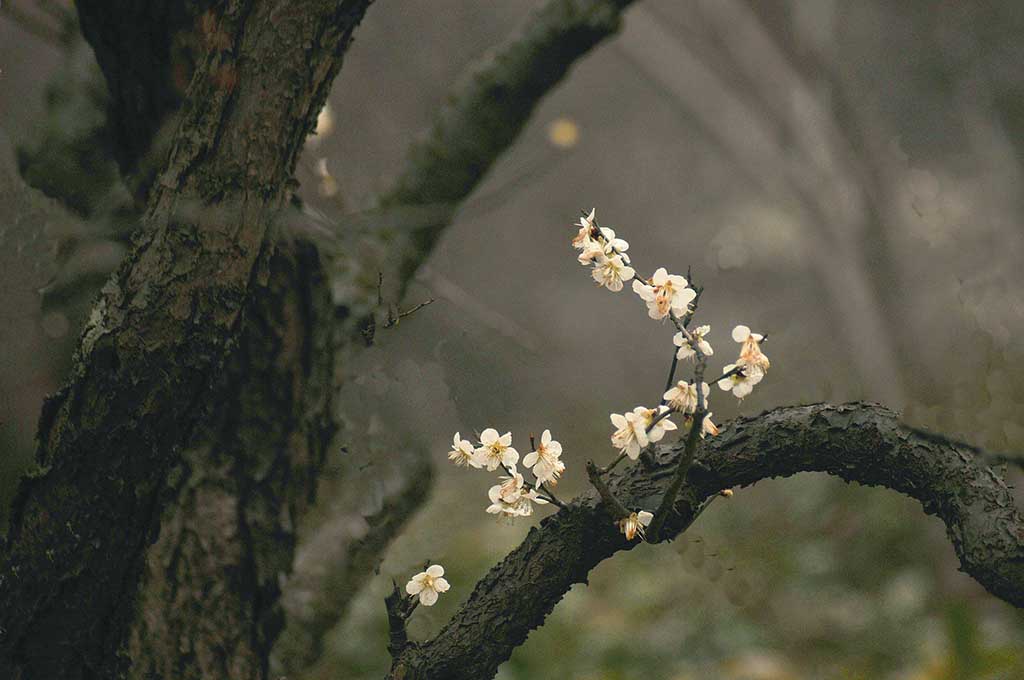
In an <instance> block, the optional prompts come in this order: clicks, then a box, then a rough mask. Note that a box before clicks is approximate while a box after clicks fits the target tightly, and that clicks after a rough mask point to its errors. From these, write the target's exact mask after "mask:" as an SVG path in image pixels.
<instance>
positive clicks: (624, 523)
mask: <svg viewBox="0 0 1024 680" xmlns="http://www.w3.org/2000/svg"><path fill="white" fill-rule="evenodd" d="M653 519H654V515H653V514H651V513H649V512H647V511H646V510H641V511H640V512H634V513H632V514H630V516H629V517H626V518H623V519H620V520H619V531H621V532H622V533H624V534H625V535H626V540H627V541H632V540H633V537H634V536H636V535H637V534H639V535H640V540H643V539H644V538H646V537H645V536H644V527H646V526H650V524H651V520H653Z"/></svg>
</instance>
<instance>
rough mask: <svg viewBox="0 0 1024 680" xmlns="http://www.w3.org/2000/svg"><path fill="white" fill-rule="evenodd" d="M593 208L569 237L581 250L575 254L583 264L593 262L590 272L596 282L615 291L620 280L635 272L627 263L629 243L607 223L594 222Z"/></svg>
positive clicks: (621, 284) (625, 279) (623, 280)
mask: <svg viewBox="0 0 1024 680" xmlns="http://www.w3.org/2000/svg"><path fill="white" fill-rule="evenodd" d="M594 216H595V211H594V210H591V211H590V213H589V214H588V215H586V216H584V217H581V218H580V221H579V222H578V223H577V225H576V226H578V227H579V228H580V230H579V233H577V234H576V237H575V238H573V240H572V245H573V247H574V248H576V249H578V250H579V251H580V254H579V257H578V258H577V259H578V260H579V262H580V264H582V265H585V266H586V265H593V270H592V271H591V275H592V276H593V278H594V281H596V282H597V284H598V285H600V286H604V287H605V288H607V289H608V290H611V291H615V292H618V291H620V290H622V286H623V283H624V282H625V281H629V280H630V279H632V278H633V277H634V276H635V275H636V271H635V270H634V269H633V268H632V267H630V266H629V255H627V254H626V251H627V250H629V243H628V242H626V240H625V239H621V238H618V237H617V236H616V235H615V232H614V231H613V230H611V229H608V228H607V227H600V228H599V227H598V226H597V225H596V223H595V222H594V219H595V217H594Z"/></svg>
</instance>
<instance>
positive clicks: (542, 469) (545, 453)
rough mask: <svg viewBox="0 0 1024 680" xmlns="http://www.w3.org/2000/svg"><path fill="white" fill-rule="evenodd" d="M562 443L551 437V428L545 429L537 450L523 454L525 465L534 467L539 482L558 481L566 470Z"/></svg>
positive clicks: (554, 482)
mask: <svg viewBox="0 0 1024 680" xmlns="http://www.w3.org/2000/svg"><path fill="white" fill-rule="evenodd" d="M561 455H562V445H561V444H559V443H558V442H556V441H554V440H553V439H551V430H544V433H543V434H542V435H541V436H540V446H538V447H537V450H536V451H531V452H530V453H528V454H526V455H525V456H523V465H524V466H526V467H528V468H532V469H533V476H534V477H536V478H537V483H538V484H544V483H545V482H550V483H551V484H552V485H554V484H557V483H558V477H559V476H560V475H561V474H562V473H563V472H564V471H565V463H563V462H562V461H561V460H560V457H561Z"/></svg>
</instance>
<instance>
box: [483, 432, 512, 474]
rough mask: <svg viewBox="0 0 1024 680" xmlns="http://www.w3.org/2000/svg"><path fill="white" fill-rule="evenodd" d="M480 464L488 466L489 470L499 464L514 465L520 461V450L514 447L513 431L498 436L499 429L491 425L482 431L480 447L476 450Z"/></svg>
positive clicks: (494, 468)
mask: <svg viewBox="0 0 1024 680" xmlns="http://www.w3.org/2000/svg"><path fill="white" fill-rule="evenodd" d="M476 456H477V459H478V460H479V462H480V465H478V466H477V467H480V466H487V469H488V471H492V472H493V471H494V470H497V469H498V466H499V465H500V466H502V467H512V466H513V465H515V464H516V463H518V462H519V452H518V451H516V450H515V449H513V448H512V433H511V432H506V433H505V434H503V435H501V436H500V437H499V436H498V431H497V430H495V429H494V428H493V427H489V428H487V429H486V430H484V431H483V432H481V433H480V447H479V448H478V449H477V450H476Z"/></svg>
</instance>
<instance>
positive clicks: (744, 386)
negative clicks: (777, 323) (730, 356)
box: [718, 325, 771, 399]
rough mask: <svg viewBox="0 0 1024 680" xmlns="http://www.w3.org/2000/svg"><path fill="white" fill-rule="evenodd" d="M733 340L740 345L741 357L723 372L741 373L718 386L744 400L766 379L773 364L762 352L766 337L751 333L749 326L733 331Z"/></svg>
mask: <svg viewBox="0 0 1024 680" xmlns="http://www.w3.org/2000/svg"><path fill="white" fill-rule="evenodd" d="M732 339H733V340H735V341H736V342H738V343H740V356H739V359H737V360H736V363H734V364H729V365H727V366H725V367H724V368H723V369H722V370H723V372H725V373H729V372H730V371H733V370H735V369H739V372H738V373H733V374H732V375H730V376H729V377H728V378H723V379H721V380H719V381H718V386H719V387H720V388H722V389H723V390H725V391H726V392H732V393H733V396H735V397H736V398H738V399H743V398H744V397H746V396H747V395H748V394H750V393H751V392H752V391H753V389H754V385H756V384H758V383H759V382H761V380H763V379H764V374H765V372H767V371H768V367H769V366H770V365H771V363H770V362H769V361H768V357H766V356H765V355H764V353H763V352H762V351H761V345H760V342H761V341H762V340H764V336H763V335H761V334H760V333H751V332H750V328H748V327H747V326H742V325H741V326H736V327H735V328H733V329H732Z"/></svg>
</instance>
